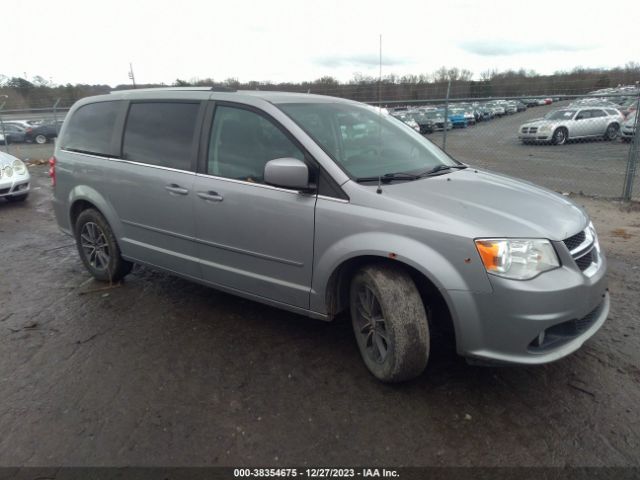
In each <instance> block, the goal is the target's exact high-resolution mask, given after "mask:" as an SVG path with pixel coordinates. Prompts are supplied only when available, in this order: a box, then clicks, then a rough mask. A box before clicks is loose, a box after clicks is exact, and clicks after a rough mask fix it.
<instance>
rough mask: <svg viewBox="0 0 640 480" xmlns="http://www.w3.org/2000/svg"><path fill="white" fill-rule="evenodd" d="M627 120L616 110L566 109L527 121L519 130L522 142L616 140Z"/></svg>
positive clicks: (555, 143)
mask: <svg viewBox="0 0 640 480" xmlns="http://www.w3.org/2000/svg"><path fill="white" fill-rule="evenodd" d="M623 122H624V117H623V116H622V114H621V113H620V112H619V111H618V110H615V109H610V108H566V109H561V110H553V111H551V112H549V113H548V114H547V115H545V117H544V118H539V119H536V120H532V121H530V122H527V123H525V124H524V125H522V126H521V127H520V129H519V130H518V138H519V139H520V140H521V141H522V143H532V142H550V143H553V144H554V145H563V144H564V143H566V142H567V140H569V139H578V138H592V137H601V138H604V139H605V140H615V139H616V138H617V137H618V134H619V133H620V126H621V125H622V123H623Z"/></svg>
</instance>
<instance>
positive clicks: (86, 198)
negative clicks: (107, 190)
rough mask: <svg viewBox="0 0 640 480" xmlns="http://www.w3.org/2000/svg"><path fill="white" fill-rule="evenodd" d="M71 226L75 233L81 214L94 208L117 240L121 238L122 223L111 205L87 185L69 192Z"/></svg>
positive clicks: (79, 186)
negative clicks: (105, 221) (103, 218)
mask: <svg viewBox="0 0 640 480" xmlns="http://www.w3.org/2000/svg"><path fill="white" fill-rule="evenodd" d="M68 205H69V225H70V226H71V231H72V232H75V226H76V221H77V220H78V216H79V215H80V213H81V212H82V211H84V210H86V209H87V208H94V209H95V210H97V211H98V212H100V213H101V214H102V215H103V216H104V217H105V219H106V220H107V223H109V226H110V227H111V229H112V230H113V233H114V235H115V236H116V238H117V239H120V238H121V233H122V223H121V222H120V220H119V219H118V216H117V214H116V212H115V210H114V208H113V206H112V205H111V203H110V202H109V201H108V200H107V199H106V198H104V197H103V196H102V195H101V194H100V193H99V192H98V191H97V190H95V189H94V188H91V187H89V186H87V185H78V186H76V187H75V188H73V189H72V190H71V191H70V192H69V197H68Z"/></svg>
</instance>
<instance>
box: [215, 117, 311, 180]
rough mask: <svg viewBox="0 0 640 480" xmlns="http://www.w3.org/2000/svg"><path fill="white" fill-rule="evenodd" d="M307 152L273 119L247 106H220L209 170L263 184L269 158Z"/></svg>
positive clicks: (222, 175) (302, 155) (296, 155)
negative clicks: (247, 108)
mask: <svg viewBox="0 0 640 480" xmlns="http://www.w3.org/2000/svg"><path fill="white" fill-rule="evenodd" d="M283 157H294V158H297V159H299V160H304V154H303V152H302V151H301V150H300V149H299V148H298V147H297V146H296V145H295V144H294V143H293V142H292V141H291V140H289V138H288V137H287V136H286V135H285V134H284V133H283V132H282V130H280V129H279V128H278V127H277V126H276V125H275V124H274V123H273V122H272V121H271V120H269V119H268V118H266V117H264V116H262V115H259V114H257V113H255V112H253V111H251V110H246V109H243V108H236V107H228V106H218V107H216V110H215V114H214V119H213V127H212V129H211V138H210V140H209V155H208V161H207V173H208V174H209V175H215V176H218V177H225V178H232V179H236V180H244V181H248V182H256V183H262V182H263V180H264V179H263V176H264V166H265V164H266V163H267V162H268V161H269V160H274V159H276V158H283Z"/></svg>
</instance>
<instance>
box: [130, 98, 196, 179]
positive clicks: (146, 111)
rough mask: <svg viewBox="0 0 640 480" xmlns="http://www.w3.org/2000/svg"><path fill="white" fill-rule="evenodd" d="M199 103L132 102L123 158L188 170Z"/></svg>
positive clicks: (189, 168)
mask: <svg viewBox="0 0 640 480" xmlns="http://www.w3.org/2000/svg"><path fill="white" fill-rule="evenodd" d="M199 109H200V104H199V103H179V102H143V103H132V104H131V107H130V108H129V116H128V118H127V123H126V127H125V132H124V142H123V145H122V153H123V157H124V158H125V159H126V160H131V161H134V162H141V163H148V164H150V165H158V166H161V167H169V168H176V169H178V170H191V169H192V168H191V159H192V157H193V145H194V141H195V140H194V136H195V131H196V120H197V117H198V110H199Z"/></svg>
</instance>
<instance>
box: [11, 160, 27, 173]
mask: <svg viewBox="0 0 640 480" xmlns="http://www.w3.org/2000/svg"><path fill="white" fill-rule="evenodd" d="M12 167H13V171H14V173H15V174H16V175H24V174H25V173H27V166H26V165H25V164H24V162H23V161H22V160H18V159H16V160H14V162H13V165H12Z"/></svg>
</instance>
